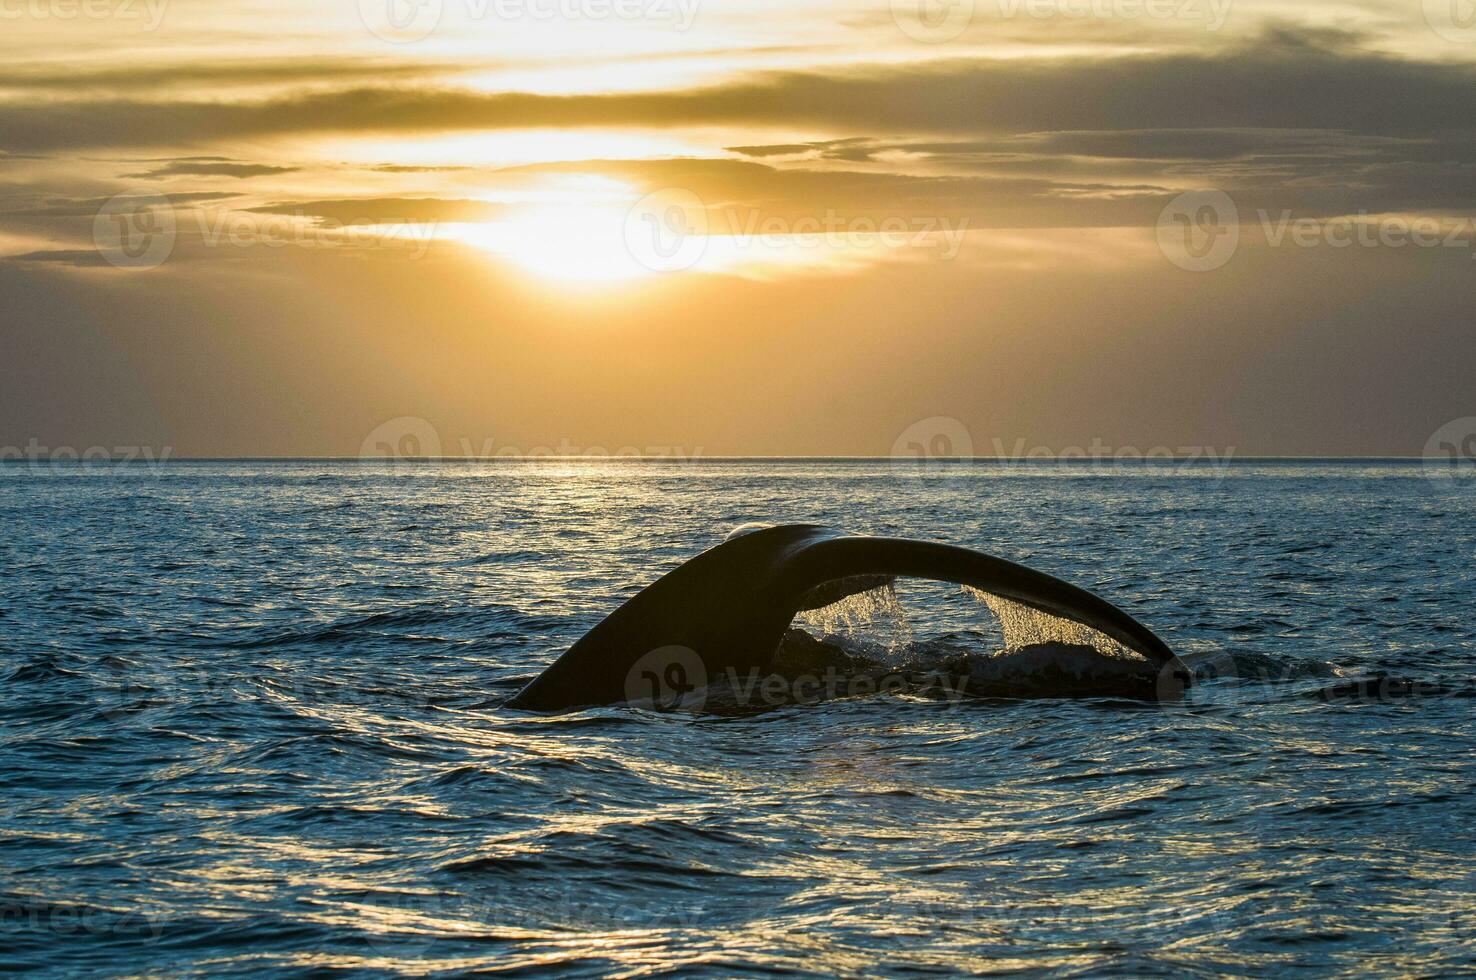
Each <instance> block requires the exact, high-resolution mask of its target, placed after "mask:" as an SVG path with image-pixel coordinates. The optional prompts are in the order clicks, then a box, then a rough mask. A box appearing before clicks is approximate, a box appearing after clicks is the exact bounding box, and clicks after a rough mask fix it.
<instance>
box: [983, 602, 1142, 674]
mask: <svg viewBox="0 0 1476 980" xmlns="http://www.w3.org/2000/svg"><path fill="white" fill-rule="evenodd" d="M963 591H964V593H965V594H966V595H969V596H971V597H972V598H974V599H975V600H977V601H979V602H981V603H983V604H984V605H985V606H986V607H988V609H989V611H990V612H991V613H993V614H994V618H995V619H997V620H998V621H999V625H1000V629H1001V630H1003V631H1004V645H1005V651H1009V650H1018V649H1020V648H1022V647H1027V646H1036V645H1039V644H1043V643H1063V644H1068V645H1071V646H1083V647H1091V648H1093V649H1094V650H1096V651H1097V652H1098V653H1101V654H1103V655H1105V656H1109V657H1116V658H1120V659H1124V660H1141V659H1143V658H1142V657H1141V656H1140V655H1139V654H1137V653H1135V652H1133V651H1132V650H1131V649H1129V648H1128V647H1126V646H1124V645H1123V644H1121V643H1119V642H1118V641H1116V640H1114V639H1113V638H1112V637H1110V636H1108V635H1107V634H1106V633H1103V632H1102V631H1101V630H1097V629H1093V628H1092V627H1090V626H1087V625H1086V624H1085V623H1078V622H1076V621H1075V620H1073V619H1064V618H1062V617H1060V616H1053V615H1051V614H1050V613H1048V612H1042V611H1041V610H1039V609H1033V608H1031V607H1030V606H1026V605H1022V604H1020V603H1018V602H1012V601H1011V600H1009V599H1006V598H1004V597H1002V596H997V595H993V594H991V593H988V592H984V591H982V590H980V589H976V588H973V587H972V586H968V585H966V586H963ZM1002 652H1003V651H1002Z"/></svg>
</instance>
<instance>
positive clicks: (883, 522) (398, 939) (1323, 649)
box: [0, 460, 1476, 977]
mask: <svg viewBox="0 0 1476 980" xmlns="http://www.w3.org/2000/svg"><path fill="white" fill-rule="evenodd" d="M1470 477H1471V474H1470V473H1469V472H1465V473H1460V474H1456V475H1454V476H1452V475H1451V474H1449V473H1445V472H1440V471H1438V470H1436V469H1433V468H1431V467H1430V466H1427V465H1424V464H1422V463H1421V462H1419V461H1414V462H1406V461H1258V460H1238V461H1234V462H1229V463H1198V464H1192V463H1175V462H1171V461H1156V462H1154V461H1145V462H1116V463H1113V462H1106V461H1091V460H1085V461H1081V460H1079V461H1065V462H1043V461H1041V462H1021V463H994V462H973V463H940V464H936V465H923V466H918V467H913V466H907V465H898V464H893V463H891V462H889V461H884V460H882V461H813V460H790V461H775V460H767V461H764V460H753V461H722V460H708V461H699V462H686V461H664V462H663V461H618V462H615V461H592V460H577V461H573V460H541V461H516V460H499V461H496V462H445V463H419V464H414V463H410V464H396V463H390V462H384V463H363V462H357V461H283V462H189V461H171V462H163V463H152V462H147V461H144V462H137V463H133V464H127V465H123V464H108V463H94V464H90V465H89V464H81V463H78V464H71V465H67V464H46V465H37V464H30V463H27V462H25V461H21V462H10V463H5V464H0V525H3V527H4V529H5V533H4V535H3V536H0V556H3V568H4V575H3V578H0V626H3V631H0V653H3V657H0V678H3V686H0V721H3V724H0V788H3V797H0V799H3V802H0V866H3V869H4V872H5V874H4V884H3V886H0V888H3V895H0V969H17V968H19V969H34V970H37V971H41V972H44V973H47V974H53V975H80V974H86V975H151V976H157V975H162V976H204V975H209V976H230V975H237V974H248V973H249V974H255V973H274V974H282V975H298V976H303V975H334V976H349V975H354V974H363V975H366V976H368V975H374V976H378V975H383V974H386V973H402V974H411V975H419V974H460V973H467V972H486V973H493V974H506V975H516V976H559V977H569V976H575V977H577V976H612V975H613V976H626V977H635V976H649V975H681V976H712V977H728V976H760V975H786V976H829V975H841V976H897V977H901V976H909V977H910V976H918V975H954V974H958V973H979V974H1010V975H1027V976H1029V975H1047V974H1049V975H1069V976H1105V975H1118V976H1135V977H1141V976H1175V977H1179V976H1209V975H1223V974H1239V975H1269V974H1283V973H1286V974H1299V975H1306V976H1338V975H1363V974H1366V973H1368V972H1371V971H1377V972H1380V973H1386V974H1393V973H1399V974H1407V975H1421V976H1437V975H1447V976H1448V975H1452V974H1457V973H1462V972H1464V973H1468V974H1469V973H1473V972H1476V862H1473V856H1476V752H1473V751H1472V749H1473V735H1476V724H1473V712H1472V707H1473V704H1476V702H1473V694H1476V681H1473V678H1476V625H1473V619H1476V618H1473V616H1472V595H1473V592H1476V581H1473V573H1472V565H1473V557H1476V520H1473V518H1476V482H1473V480H1472V479H1471V478H1470ZM748 522H767V523H791V522H815V523H822V524H828V525H833V526H836V527H839V528H844V529H847V530H850V531H854V532H857V533H871V534H887V535H900V536H904V537H915V538H922V539H928V540H937V541H945V542H949V543H953V544H959V545H963V546H966V547H970V548H976V549H980V550H984V551H987V552H990V553H992V554H996V555H999V556H1001V557H1005V558H1009V559H1011V560H1013V561H1017V562H1021V563H1024V564H1027V565H1030V566H1032V567H1035V568H1038V569H1041V570H1042V571H1046V572H1049V573H1051V574H1053V575H1056V576H1059V577H1061V578H1064V579H1066V580H1067V581H1070V582H1073V583H1075V584H1078V585H1081V586H1084V587H1086V588H1088V589H1091V590H1092V591H1094V592H1097V593H1098V594H1100V595H1102V596H1103V597H1105V598H1107V599H1109V600H1111V601H1113V602H1115V603H1117V604H1118V605H1120V606H1121V607H1122V608H1123V609H1125V610H1126V611H1128V612H1129V613H1131V614H1132V615H1133V616H1135V617H1136V618H1138V619H1139V620H1141V621H1142V622H1144V623H1145V624H1147V625H1148V626H1149V627H1151V628H1152V629H1153V630H1154V631H1155V632H1156V633H1157V634H1158V635H1159V636H1161V637H1162V638H1163V639H1164V640H1165V641H1167V643H1168V644H1169V645H1170V646H1171V647H1173V648H1174V650H1175V651H1176V652H1178V653H1180V654H1181V656H1183V657H1184V659H1185V660H1186V662H1188V663H1189V664H1191V665H1192V666H1195V669H1196V673H1197V674H1199V675H1200V683H1199V684H1197V686H1196V687H1194V688H1193V689H1192V690H1191V691H1190V692H1189V693H1188V695H1187V696H1186V697H1185V698H1184V699H1183V700H1182V701H1179V702H1176V703H1167V704H1154V703H1139V702H1131V701H1123V700H1114V699H1107V698H1097V699H1076V700H1059V699H1031V700H1007V699H990V700H984V699H971V698H962V699H939V698H931V697H923V696H919V695H917V694H915V693H913V692H909V691H892V690H884V691H877V692H874V693H870V694H862V695H858V696H849V697H837V698H834V699H829V700H820V701H817V702H813V703H808V702H807V703H783V704H776V705H769V706H765V708H764V709H763V710H753V711H739V712H721V713H718V712H709V711H681V710H677V711H661V710H648V709H641V708H632V707H606V708H598V709H589V710H582V711H577V712H573V713H569V714H563V715H538V714H530V713H525V712H518V711H512V710H509V709H507V708H505V707H504V703H505V702H506V701H507V700H508V698H510V697H511V696H512V695H513V694H514V693H515V692H516V691H517V690H518V689H519V688H520V687H521V686H522V685H523V684H524V683H526V682H527V681H528V680H529V679H531V678H532V677H533V676H535V675H536V674H537V673H538V672H539V671H540V670H541V669H542V668H543V667H544V666H545V665H547V664H548V663H549V662H550V661H551V660H553V659H554V658H555V657H556V656H558V655H559V654H560V653H561V652H562V651H563V650H564V649H566V648H567V647H568V646H569V645H570V644H571V643H572V642H574V641H575V640H576V639H578V638H579V637H580V636H581V635H582V634H583V633H584V632H585V631H586V630H588V629H589V628H590V627H592V626H594V625H595V624H596V623H598V622H599V621H600V620H601V619H602V618H603V617H604V616H605V615H606V614H607V613H609V612H610V611H612V610H613V609H614V608H615V607H616V606H617V605H618V604H619V603H620V602H621V601H622V600H623V599H625V598H627V597H629V596H630V595H632V594H633V593H634V592H635V591H636V590H637V589H639V588H640V587H641V586H644V585H645V584H648V583H649V582H651V581H653V580H655V579H656V578H657V577H658V576H659V575H660V574H662V573H664V572H666V571H668V570H670V569H672V568H674V567H676V566H677V565H678V564H679V563H681V562H682V561H683V560H685V559H687V558H689V557H691V556H693V555H696V554H698V553H699V552H701V551H703V550H705V549H707V548H709V547H712V546H714V545H716V544H718V543H719V542H721V541H722V540H723V539H724V537H725V536H726V535H727V533H728V532H729V531H730V530H731V529H733V528H734V527H735V526H738V525H741V524H745V523H748ZM914 598H916V599H917V601H916V602H914V603H912V604H911V605H908V606H907V607H906V608H905V610H904V611H903V612H902V613H900V614H899V613H897V612H896V611H895V610H894V611H889V612H888V613H887V615H888V616H890V617H891V619H890V620H889V621H888V622H887V623H877V624H873V626H866V627H864V628H867V629H870V628H873V627H874V628H875V629H876V630H878V631H879V632H880V633H882V634H885V635H886V636H888V637H890V639H888V640H887V642H888V643H894V642H896V637H897V636H899V635H902V636H905V637H906V638H908V639H907V640H906V642H913V641H915V640H917V639H919V638H926V637H927V636H929V635H930V634H933V633H937V632H939V631H943V630H952V629H955V628H957V626H958V622H959V621H960V620H962V619H966V618H968V617H969V616H971V615H980V614H981V613H984V612H987V611H985V610H982V607H980V606H978V604H974V605H972V606H971V605H969V604H968V603H967V602H965V601H963V598H962V597H960V596H959V595H958V594H956V593H947V594H944V593H936V592H928V591H927V590H922V591H921V592H919V593H918V594H917V596H915V597H914ZM888 631H890V632H888Z"/></svg>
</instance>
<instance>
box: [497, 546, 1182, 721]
mask: <svg viewBox="0 0 1476 980" xmlns="http://www.w3.org/2000/svg"><path fill="white" fill-rule="evenodd" d="M896 577H910V578H921V579H933V580H938V581H945V582H957V583H959V584H962V585H966V586H970V587H972V588H975V589H978V590H980V591H982V592H985V593H988V594H991V595H995V596H1000V597H1002V598H1005V599H1008V600H1010V601H1012V602H1015V603H1019V604H1020V605H1023V606H1027V607H1029V608H1031V609H1035V610H1038V611H1041V612H1044V613H1048V614H1050V615H1052V616H1057V617H1060V618H1063V619H1068V620H1072V621H1074V622H1077V623H1081V624H1083V625H1086V626H1088V627H1090V628H1092V629H1094V630H1097V631H1098V632H1100V633H1102V634H1104V635H1105V636H1107V637H1108V638H1109V639H1111V640H1113V641H1115V642H1117V643H1120V644H1122V646H1124V647H1125V648H1127V649H1128V650H1129V651H1131V652H1133V653H1135V654H1138V655H1140V656H1142V657H1144V658H1145V659H1146V660H1147V661H1148V662H1149V663H1151V664H1152V665H1153V667H1154V668H1156V669H1157V670H1158V672H1159V675H1160V676H1161V677H1162V678H1164V679H1165V683H1163V684H1160V685H1158V688H1157V690H1156V692H1155V693H1156V696H1158V697H1162V698H1172V697H1176V696H1177V695H1178V694H1180V693H1182V691H1183V688H1184V686H1185V685H1186V684H1187V678H1188V673H1187V671H1185V670H1184V669H1183V667H1182V665H1181V664H1180V663H1179V661H1178V659H1177V658H1176V657H1175V656H1174V654H1173V652H1172V651H1171V650H1170V649H1169V648H1168V646H1167V645H1165V644H1164V642H1163V641H1162V640H1160V639H1159V638H1158V637H1157V636H1155V635H1154V634H1153V633H1152V632H1151V631H1150V630H1149V629H1148V628H1147V627H1146V626H1144V625H1142V624H1141V623H1139V622H1138V621H1137V620H1135V619H1133V618H1132V617H1131V616H1129V615H1128V614H1127V613H1125V612H1123V611H1122V610H1121V609H1118V608H1117V607H1116V606H1114V605H1112V604H1111V603H1109V602H1107V601H1106V600H1104V599H1101V598H1099V597H1098V596H1095V595H1093V594H1092V593H1090V592H1087V591H1086V590H1084V589H1081V588H1078V587H1076V586H1074V585H1071V584H1069V583H1066V582H1063V581H1061V580H1060V579H1057V578H1054V577H1052V576H1050V575H1047V574H1045V573H1043V572H1038V571H1036V570H1034V569H1031V568H1026V567H1025V566H1023V565H1017V564H1015V563H1013V562H1010V561H1006V560H1004V559H1002V558H996V557H994V556H992V555H986V554H983V553H981V552H977V551H970V550H968V549H965V548H958V547H954V546H952V545H946V544H938V543H934V542H928V541H911V540H905V539H901V538H877V537H862V536H857V535H848V534H845V533H842V532H839V531H836V530H833V529H830V528H826V527H820V526H817V525H809V524H796V525H786V526H781V527H773V528H766V529H763V530H758V531H753V532H751V533H747V534H743V535H742V536H739V537H734V538H731V539H730V540H728V541H726V542H724V543H723V544H721V545H719V546H717V547H715V548H713V549H711V550H709V551H706V552H704V553H702V554H700V555H698V556H697V557H695V558H693V559H691V560H690V561H688V562H687V563H686V564H684V565H682V566H680V567H679V568H677V569H676V570H674V571H672V572H671V573H669V574H667V575H666V576H664V577H662V578H661V579H659V580H658V581H656V582H655V583H653V584H652V585H650V586H648V587H647V588H645V589H644V590H642V591H641V592H640V593H638V594H637V595H636V596H634V597H633V598H631V599H630V600H629V601H627V602H626V603H625V604H624V605H622V606H621V607H620V608H619V609H617V610H615V612H613V613H612V614H611V615H610V616H609V617H608V618H607V619H606V620H605V621H604V622H602V623H600V624H599V625H598V626H596V627H595V628H594V629H592V630H590V631H589V633H587V634H586V635H585V636H584V637H583V638H582V639H581V640H579V642H577V643H575V644H574V646H572V647H570V648H569V650H568V651H567V652H565V653H564V655H563V656H561V657H560V658H559V659H558V660H556V661H555V662H554V663H553V664H552V665H550V666H549V667H548V669H547V670H545V671H544V672H543V673H542V674H540V675H539V676H538V677H537V678H535V679H534V680H533V681H532V682H531V683H530V684H529V685H528V686H527V687H525V688H524V689H523V690H522V691H521V692H520V693H519V694H518V695H517V696H516V697H515V698H513V699H512V701H511V702H510V703H509V706H510V707H514V708H523V709H528V710H534V711H559V710H564V709H569V708H576V707H584V706H591V705H601V704H617V703H623V702H626V701H631V700H636V697H635V695H634V694H632V688H631V678H632V673H633V671H634V670H636V669H637V668H638V667H639V666H640V665H641V664H647V665H648V667H649V666H650V662H651V660H652V658H653V656H654V657H655V658H656V659H658V660H661V661H662V663H661V664H657V665H656V666H657V667H658V668H662V667H666V668H672V669H675V668H680V670H681V672H682V673H683V678H684V679H685V680H687V681H690V680H691V679H692V678H699V679H700V678H714V677H718V676H720V675H722V674H725V673H731V672H734V671H737V672H747V671H752V670H761V669H765V668H767V667H769V666H770V664H771V662H772V660H773V657H774V654H775V651H776V650H777V649H778V648H779V645H780V641H781V639H782V638H783V637H784V635H785V631H786V630H787V629H788V628H789V625H790V622H791V620H792V619H793V618H794V616H795V614H796V613H797V612H800V611H802V610H805V609H811V608H814V607H815V606H816V604H817V603H818V604H824V603H828V602H834V601H837V600H839V599H842V598H845V597H846V596H847V595H850V594H852V593H854V592H857V591H864V590H866V589H870V588H874V587H876V586H877V585H878V584H884V583H885V582H887V581H890V580H891V579H893V578H896ZM822 600H823V602H822ZM663 651H669V653H665V654H663ZM667 661H671V663H667ZM658 674H659V670H658Z"/></svg>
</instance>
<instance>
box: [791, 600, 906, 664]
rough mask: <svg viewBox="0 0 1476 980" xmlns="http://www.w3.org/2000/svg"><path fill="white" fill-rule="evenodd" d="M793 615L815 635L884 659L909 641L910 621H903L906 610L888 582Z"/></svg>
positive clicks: (893, 654) (904, 649)
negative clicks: (878, 655)
mask: <svg viewBox="0 0 1476 980" xmlns="http://www.w3.org/2000/svg"><path fill="white" fill-rule="evenodd" d="M795 618H796V621H797V622H799V623H800V624H802V625H804V626H806V627H808V628H809V629H810V630H811V631H812V632H814V633H815V634H817V635H819V636H822V637H827V638H832V639H839V640H841V641H842V642H843V645H845V646H847V647H848V648H851V649H865V650H866V652H868V653H872V654H882V655H885V657H886V658H887V659H891V658H892V657H895V656H896V655H898V654H900V653H902V652H904V651H906V650H907V649H908V647H910V646H911V645H912V625H911V624H910V623H909V622H908V621H907V611H906V610H905V609H904V608H903V606H902V603H901V602H899V601H898V599H897V591H896V589H894V588H893V587H892V586H891V585H890V584H888V585H883V586H881V587H880V588H876V589H872V590H870V591H868V592H857V593H855V594H854V595H849V596H846V597H845V598H844V599H842V600H840V601H839V602H832V603H831V604H830V605H828V606H822V607H820V608H819V609H811V610H807V611H805V612H802V613H800V614H799V615H798V616H797V617H795Z"/></svg>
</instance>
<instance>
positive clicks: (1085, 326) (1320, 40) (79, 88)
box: [0, 0, 1476, 458]
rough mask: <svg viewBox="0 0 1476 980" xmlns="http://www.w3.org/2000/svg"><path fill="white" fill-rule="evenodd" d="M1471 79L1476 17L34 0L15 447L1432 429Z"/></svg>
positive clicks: (546, 447) (157, 448)
mask: <svg viewBox="0 0 1476 980" xmlns="http://www.w3.org/2000/svg"><path fill="white" fill-rule="evenodd" d="M1473 83H1476V0H1404V2H1384V0H1350V2H1333V0H1303V2H1300V3H1298V4H1295V5H1289V4H1284V3H1266V2H1260V0H882V2H846V3H842V2H835V0H748V2H742V3H740V2H736V0H303V2H287V0H0V339H3V342H4V349H5V352H6V355H7V356H6V357H5V358H4V362H3V371H4V380H3V384H0V457H4V456H9V457H12V458H13V457H15V456H18V455H29V456H31V457H35V456H37V455H41V456H46V455H48V454H50V455H52V456H55V455H56V454H58V453H68V452H71V453H78V454H83V453H86V452H87V451H89V450H92V451H106V452H108V453H119V454H122V453H124V452H127V451H142V452H146V453H153V454H158V455H163V454H169V455H172V456H175V457H184V456H350V457H352V456H360V455H381V454H429V455H448V456H504V455H542V454H545V453H550V452H552V453H559V454H566V453H567V454H601V453H615V454H632V453H639V454H643V455H663V456H676V457H681V458H692V457H702V456H726V455H879V456H887V455H890V454H895V455H902V456H913V455H919V454H921V455H928V454H939V455H959V454H962V455H969V454H974V455H990V456H992V455H1005V456H1022V455H1027V456H1034V457H1037V458H1046V457H1050V456H1072V455H1080V454H1082V453H1086V454H1089V455H1120V456H1130V455H1132V454H1135V453H1142V454H1163V453H1167V452H1173V453H1175V454H1178V455H1216V456H1230V455H1238V456H1253V455H1414V456H1419V455H1421V454H1422V453H1425V452H1426V451H1427V449H1428V448H1429V447H1430V446H1431V445H1433V444H1435V442H1438V441H1439V439H1440V435H1439V434H1440V433H1442V432H1443V433H1447V434H1448V433H1449V432H1450V431H1451V426H1452V425H1454V426H1455V428H1456V429H1460V428H1461V425H1462V424H1463V423H1462V420H1463V419H1464V420H1467V421H1468V422H1470V423H1471V425H1470V426H1468V427H1469V428H1471V430H1472V433H1476V420H1472V419H1471V418H1470V417H1471V416H1473V415H1476V397H1473V395H1476V383H1473V377H1472V375H1473V372H1472V367H1473V361H1476V358H1473V354H1472V352H1473V350H1476V344H1473V339H1476V338H1473V333H1476V331H1473V329H1472V326H1471V324H1472V322H1473V311H1476V152H1473V151H1476V84H1473ZM1462 431H1464V430H1462Z"/></svg>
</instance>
